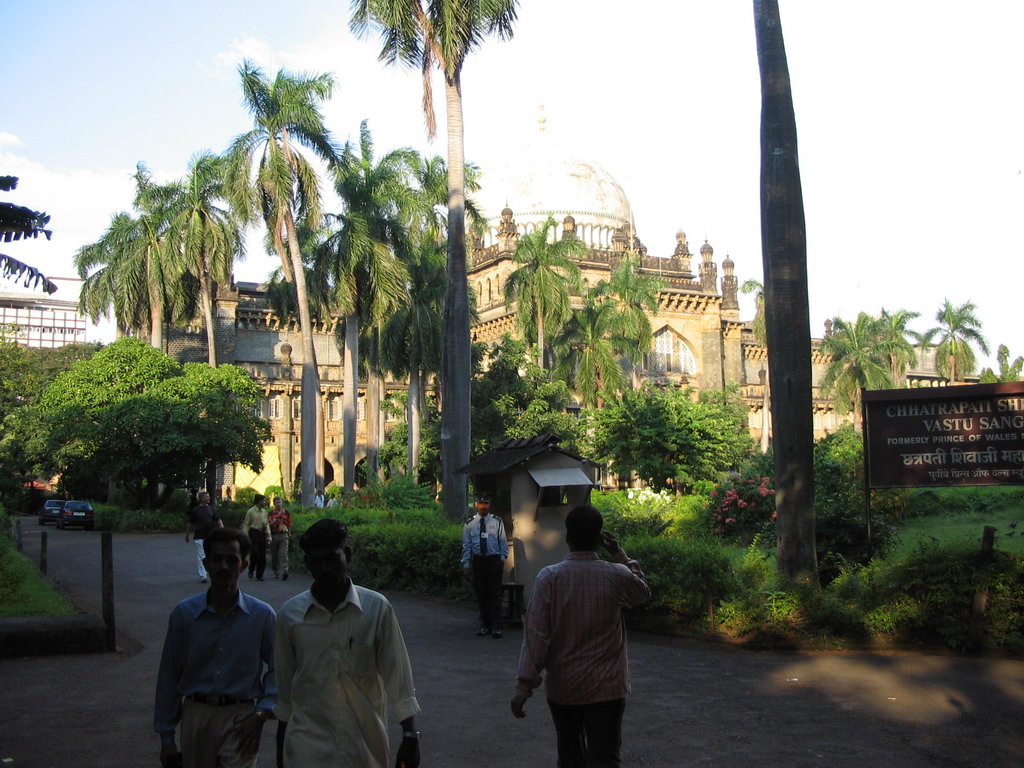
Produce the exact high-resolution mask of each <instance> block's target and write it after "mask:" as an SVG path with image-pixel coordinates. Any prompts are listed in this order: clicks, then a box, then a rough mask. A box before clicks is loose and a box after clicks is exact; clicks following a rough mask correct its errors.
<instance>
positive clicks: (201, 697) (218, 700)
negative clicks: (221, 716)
mask: <svg viewBox="0 0 1024 768" xmlns="http://www.w3.org/2000/svg"><path fill="white" fill-rule="evenodd" d="M185 698H186V699H188V700H189V701H194V702H195V703H196V704H208V705H210V706H211V707H230V706H233V705H235V704H252V703H253V702H255V701H256V700H255V699H236V698H234V697H233V696H219V695H217V694H216V693H190V694H189V695H188V696H186V697H185Z"/></svg>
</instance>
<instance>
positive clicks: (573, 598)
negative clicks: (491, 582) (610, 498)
mask: <svg viewBox="0 0 1024 768" xmlns="http://www.w3.org/2000/svg"><path fill="white" fill-rule="evenodd" d="M603 525H604V521H603V519H602V518H601V513H600V512H598V511H597V510H596V509H594V508H593V507H590V506H582V507H576V508H575V509H573V510H572V511H571V512H569V514H568V515H567V516H566V518H565V541H566V543H567V544H568V545H569V555H568V556H567V557H566V558H565V560H563V561H562V562H561V563H557V564H555V565H549V566H548V567H547V568H544V569H542V570H541V572H540V573H539V574H537V581H536V584H535V586H534V588H533V594H532V595H531V597H530V605H529V607H528V608H527V610H526V617H525V619H524V626H523V647H522V650H521V651H520V655H519V670H518V672H517V674H516V677H517V678H518V681H517V683H516V693H515V696H514V697H513V698H512V704H511V706H512V714H513V715H515V716H516V717H526V712H525V711H524V709H523V706H524V705H525V703H526V700H527V698H529V697H530V696H531V695H532V693H533V689H534V688H536V687H537V686H539V685H540V683H541V672H542V671H544V670H547V682H546V691H547V698H548V707H549V709H550V710H551V719H552V721H553V722H554V725H555V735H556V737H557V742H558V765H559V768H605V767H606V766H616V765H619V764H620V760H619V752H620V750H621V746H622V715H623V713H624V712H625V709H626V695H627V694H628V693H629V661H628V658H627V653H626V626H625V623H624V622H623V618H622V610H623V609H624V608H631V607H632V606H634V605H639V604H640V603H642V602H644V601H645V600H647V598H649V597H650V595H651V590H650V587H649V586H648V585H647V579H646V577H644V574H643V572H642V571H641V570H640V564H639V563H637V561H636V560H631V559H630V558H629V557H627V556H626V553H625V552H624V551H623V549H622V547H620V546H619V543H618V541H616V539H615V537H614V536H612V535H611V534H610V533H608V532H602V530H601V528H602V527H603ZM602 543H603V544H604V546H605V547H606V548H607V550H608V553H609V554H610V555H611V559H612V562H610V563H609V562H606V561H604V560H601V559H600V558H599V557H598V555H597V548H598V547H599V546H600V545H601V544H602Z"/></svg>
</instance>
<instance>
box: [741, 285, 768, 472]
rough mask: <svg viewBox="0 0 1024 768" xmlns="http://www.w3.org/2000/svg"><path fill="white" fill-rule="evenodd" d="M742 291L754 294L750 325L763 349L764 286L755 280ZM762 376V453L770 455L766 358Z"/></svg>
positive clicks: (765, 333)
mask: <svg viewBox="0 0 1024 768" xmlns="http://www.w3.org/2000/svg"><path fill="white" fill-rule="evenodd" d="M740 290H741V291H743V293H752V294H754V302H755V306H756V309H755V310H754V320H753V322H752V323H751V324H750V330H751V332H752V333H753V334H754V341H756V342H757V343H758V344H760V345H761V346H762V347H767V346H768V332H767V329H766V328H765V324H764V285H762V284H761V282H760V281H759V280H754V279H753V278H751V279H749V280H745V281H743V285H741V286H740ZM759 375H760V376H763V377H764V381H763V382H762V389H761V441H760V447H761V453H768V447H769V445H770V443H771V440H770V435H771V424H772V419H771V401H772V396H771V377H770V376H769V375H768V358H767V357H766V358H765V360H764V363H763V364H762V366H761V371H760V372H759Z"/></svg>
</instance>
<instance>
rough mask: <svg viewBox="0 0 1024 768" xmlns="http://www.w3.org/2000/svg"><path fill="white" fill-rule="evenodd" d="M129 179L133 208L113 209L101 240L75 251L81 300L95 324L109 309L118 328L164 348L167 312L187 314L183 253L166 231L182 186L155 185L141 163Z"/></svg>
mask: <svg viewBox="0 0 1024 768" xmlns="http://www.w3.org/2000/svg"><path fill="white" fill-rule="evenodd" d="M132 178H133V179H134V180H135V197H134V199H133V200H132V206H133V208H134V209H135V213H134V214H132V213H127V212H124V211H122V212H120V213H116V214H114V215H113V216H112V217H111V219H110V226H109V227H107V230H106V231H105V232H104V233H103V235H102V236H101V237H100V239H99V240H97V241H96V242H95V243H90V244H89V245H85V246H83V247H82V248H80V249H79V250H78V252H77V253H76V254H75V257H74V261H75V268H76V269H77V270H78V274H79V276H80V277H81V278H82V279H83V280H84V282H83V283H82V290H81V294H80V298H79V304H80V308H81V310H82V312H83V313H85V314H87V315H88V316H89V317H90V318H91V319H92V321H93V322H94V323H95V322H97V321H98V320H99V319H100V317H103V316H105V315H107V314H108V313H109V312H110V310H111V308H112V309H113V312H114V318H115V320H116V321H117V324H118V327H119V328H120V329H121V330H122V331H133V330H135V331H140V332H143V333H146V334H147V335H148V336H149V341H150V344H152V345H153V346H154V347H155V348H157V349H163V345H164V320H165V319H166V317H167V315H168V313H169V312H174V311H175V310H177V312H176V313H177V314H178V316H179V317H181V315H183V314H184V315H188V314H191V313H190V312H189V311H188V310H187V309H184V308H185V306H186V304H187V301H186V297H184V296H183V295H182V293H181V287H182V281H181V275H182V259H181V254H180V251H177V250H176V249H175V247H174V245H173V239H172V238H170V237H169V236H168V235H169V232H170V224H171V218H172V217H173V202H174V200H175V198H176V197H177V196H178V195H179V194H180V187H179V186H178V185H177V184H156V183H155V182H154V181H153V176H152V174H151V173H150V172H149V170H148V169H147V168H146V166H145V165H144V164H143V163H139V164H138V166H137V168H136V171H135V175H134V176H133V177H132ZM183 309H184V311H183Z"/></svg>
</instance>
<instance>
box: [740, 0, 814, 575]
mask: <svg viewBox="0 0 1024 768" xmlns="http://www.w3.org/2000/svg"><path fill="white" fill-rule="evenodd" d="M754 27H755V31H756V33H757V59H758V65H759V68H760V72H761V248H762V258H763V263H764V278H765V321H766V326H767V337H768V359H769V377H770V386H771V392H772V421H773V422H774V424H775V439H774V444H775V506H776V509H777V511H778V515H779V517H778V521H779V522H778V530H779V545H778V550H777V565H778V568H779V570H780V571H781V572H783V573H785V574H788V575H791V576H795V575H797V574H799V573H804V572H807V573H812V574H813V573H815V572H816V571H817V564H816V558H815V547H814V545H815V542H814V471H813V441H814V423H813V420H812V413H811V329H810V319H809V311H808V299H807V236H806V231H805V225H804V208H803V193H802V191H801V186H800V168H799V164H798V160H797V135H796V116H795V114H794V112H793V94H792V90H791V87H790V81H789V65H788V63H787V61H786V47H785V42H784V40H783V36H782V23H781V20H780V18H779V4H778V0H754Z"/></svg>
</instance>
